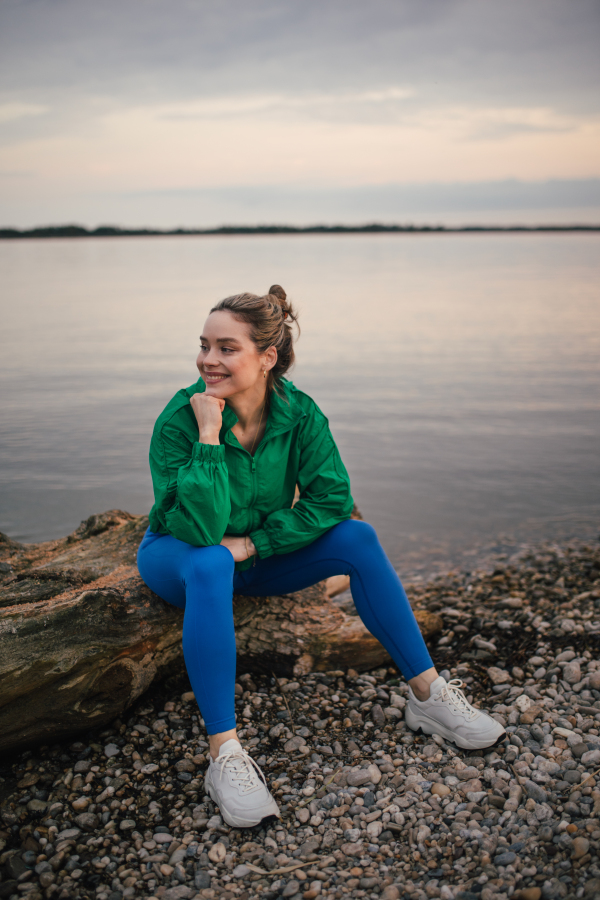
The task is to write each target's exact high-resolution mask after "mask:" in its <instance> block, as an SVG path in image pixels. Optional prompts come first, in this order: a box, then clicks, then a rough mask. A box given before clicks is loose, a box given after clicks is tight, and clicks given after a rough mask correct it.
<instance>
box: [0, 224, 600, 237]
mask: <svg viewBox="0 0 600 900" xmlns="http://www.w3.org/2000/svg"><path fill="white" fill-rule="evenodd" d="M538 231H541V232H556V231H585V232H589V231H600V225H460V226H446V225H384V224H381V223H377V222H373V223H370V224H365V225H306V226H300V225H298V226H296V225H222V226H219V227H218V228H170V229H162V228H119V227H118V226H114V225H101V226H99V227H98V228H85V227H84V226H82V225H47V226H42V227H38V228H25V229H20V228H0V239H18V238H85V237H144V236H166V235H213V234H214V235H230V234H232V235H235V234H372V233H377V234H379V233H383V234H387V233H407V232H408V233H426V234H429V233H431V232H435V233H440V232H441V233H443V232H447V233H451V234H456V233H463V232H538Z"/></svg>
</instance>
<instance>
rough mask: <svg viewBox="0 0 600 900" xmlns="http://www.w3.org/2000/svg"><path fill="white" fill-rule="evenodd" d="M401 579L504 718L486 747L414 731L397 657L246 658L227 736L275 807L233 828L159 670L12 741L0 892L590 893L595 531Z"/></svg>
mask: <svg viewBox="0 0 600 900" xmlns="http://www.w3.org/2000/svg"><path fill="white" fill-rule="evenodd" d="M409 594H410V597H411V601H412V602H413V603H414V606H415V608H420V609H423V610H428V611H430V612H433V613H437V614H439V615H441V616H442V618H443V620H444V623H445V628H444V631H443V632H442V636H441V637H436V638H434V639H433V641H432V648H431V649H432V654H433V656H434V659H435V661H436V664H437V665H438V668H439V669H440V670H445V671H444V674H445V675H446V677H447V678H450V677H452V678H459V679H461V680H462V681H463V682H464V684H465V685H466V687H465V692H466V693H467V695H468V697H469V700H471V701H472V702H474V703H475V705H477V706H481V707H484V708H487V709H488V710H490V711H491V712H492V714H493V715H494V716H495V717H496V718H498V719H500V721H502V722H503V723H504V724H505V726H506V729H507V737H506V740H505V741H504V742H503V743H501V744H500V745H499V746H497V747H495V748H493V749H492V750H489V751H477V752H472V751H471V752H465V751H461V750H458V749H457V748H456V747H455V746H454V745H451V744H448V743H446V742H445V741H444V740H443V739H442V738H441V737H438V736H433V737H424V736H422V735H415V734H413V733H412V732H411V731H410V730H409V729H407V727H406V726H405V723H404V714H403V710H404V707H405V704H406V696H407V688H406V685H405V683H404V682H403V680H402V679H401V677H400V676H399V675H398V673H397V671H396V670H395V669H391V668H380V669H377V670H375V671H371V672H370V673H369V674H362V675H359V674H358V672H357V671H354V670H352V669H350V670H345V671H342V670H335V671H330V672H326V673H312V674H311V673H309V674H306V675H303V676H298V677H295V678H294V679H293V680H292V678H276V677H275V676H273V675H265V674H263V675H256V674H250V673H246V674H244V673H240V675H239V678H238V683H237V686H236V695H237V700H236V702H237V708H238V720H239V723H240V726H241V727H242V732H241V735H242V740H243V741H244V743H245V745H246V746H247V747H248V748H249V749H250V750H251V752H252V753H253V755H254V757H255V759H256V760H257V761H258V762H259V764H260V765H261V766H262V767H263V770H264V772H265V774H266V776H267V778H268V779H269V781H270V785H271V788H272V790H273V792H274V794H275V795H276V797H277V799H278V801H279V804H280V807H281V814H282V817H281V820H274V821H272V822H267V823H265V824H264V825H263V826H262V827H259V828H256V829H253V830H251V831H241V830H236V829H230V828H228V827H227V826H225V825H224V824H223V822H222V820H221V818H220V816H219V813H218V809H216V808H215V806H214V804H213V803H212V802H211V801H210V800H209V799H208V797H207V796H206V795H205V794H204V790H203V775H204V769H205V761H206V753H207V742H206V734H205V732H204V728H203V722H202V720H201V718H200V717H199V713H198V708H197V706H196V704H195V701H194V697H193V694H191V692H190V690H189V685H188V684H186V683H185V682H184V681H182V680H177V679H175V678H171V679H167V681H166V682H162V683H161V684H160V685H158V686H154V687H152V688H151V689H150V691H149V692H147V693H146V694H144V695H143V696H142V697H141V698H140V699H139V700H138V701H136V704H135V705H134V706H133V707H131V708H130V710H129V711H128V712H127V714H126V715H125V716H124V717H123V719H122V720H115V721H113V722H112V724H111V725H110V726H108V727H106V726H105V727H104V728H103V729H97V730H96V731H90V732H89V733H87V734H86V735H85V736H84V737H83V738H82V739H81V740H80V741H77V742H75V743H71V742H67V743H59V744H53V745H51V746H42V747H39V748H38V749H36V750H35V751H27V752H25V753H23V754H21V755H19V757H18V758H14V759H12V760H8V761H5V763H4V766H3V768H2V769H1V770H0V775H1V777H2V780H1V781H0V873H1V880H0V898H9V900H17V898H27V900H42V898H48V900H67V898H82V900H83V898H85V900H132V898H137V897H144V898H158V900H191V898H197V900H212V898H214V900H255V898H261V900H276V898H279V897H282V898H288V900H289V898H292V900H317V898H318V900H334V898H335V900H342V898H370V900H398V898H404V897H407V898H410V900H426V898H437V897H439V898H442V900H504V898H508V897H512V898H522V900H538V898H544V900H553V898H584V900H592V898H600V860H599V857H598V854H599V851H600V823H599V813H600V790H599V789H598V786H597V781H598V778H599V777H600V654H599V652H598V649H599V635H600V548H599V547H598V545H597V544H596V545H590V544H587V545H583V544H570V545H563V546H561V547H558V546H541V547H538V548H536V549H535V550H533V551H524V552H522V553H520V554H517V555H515V556H514V557H512V558H511V559H508V560H506V561H504V562H503V563H502V564H500V565H498V566H497V567H496V569H495V570H494V571H491V572H472V573H450V574H448V575H446V576H444V577H439V578H436V579H435V580H434V581H432V582H429V583H427V584H423V585H419V586H412V587H410V586H409ZM341 602H342V603H344V602H346V606H347V607H348V608H350V606H351V603H350V601H349V600H348V598H346V601H344V600H343V599H342V601H341Z"/></svg>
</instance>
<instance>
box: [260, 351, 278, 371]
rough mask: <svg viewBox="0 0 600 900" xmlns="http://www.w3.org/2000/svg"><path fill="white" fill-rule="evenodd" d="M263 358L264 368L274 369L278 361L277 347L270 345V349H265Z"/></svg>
mask: <svg viewBox="0 0 600 900" xmlns="http://www.w3.org/2000/svg"><path fill="white" fill-rule="evenodd" d="M263 360H264V368H265V369H267V370H269V369H272V368H273V366H274V365H275V363H276V362H277V347H269V349H268V350H265V352H264V353H263Z"/></svg>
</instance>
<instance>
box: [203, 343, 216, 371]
mask: <svg viewBox="0 0 600 900" xmlns="http://www.w3.org/2000/svg"><path fill="white" fill-rule="evenodd" d="M204 365H205V366H209V367H210V366H216V365H218V359H216V354H215V351H214V348H211V349H210V350H207V351H206V353H205V354H204Z"/></svg>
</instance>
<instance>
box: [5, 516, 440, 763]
mask: <svg viewBox="0 0 600 900" xmlns="http://www.w3.org/2000/svg"><path fill="white" fill-rule="evenodd" d="M147 526H148V519H147V518H146V517H145V516H133V515H130V514H129V513H126V512H121V511H120V510H111V511H109V512H106V513H103V514H101V515H96V516H91V517H90V518H89V519H88V520H87V521H86V522H82V524H81V525H80V527H79V528H78V529H77V530H76V531H74V532H73V533H72V534H70V535H69V536H68V537H66V538H61V539H60V540H55V541H47V542H44V543H40V544H29V545H23V544H17V543H16V542H14V541H11V540H10V539H9V538H6V537H5V536H4V535H2V534H1V533H0V751H3V750H4V751H6V750H16V749H18V748H22V747H26V746H30V745H33V744H39V743H48V742H51V741H53V740H58V739H61V738H65V737H69V736H71V735H74V734H76V733H78V732H81V731H85V730H88V729H89V728H91V727H95V726H97V725H103V724H105V723H107V722H110V721H111V720H112V719H114V718H115V717H116V716H118V715H120V714H121V713H122V712H123V710H125V709H126V708H127V707H128V706H130V705H131V704H132V703H133V702H134V701H135V700H136V699H137V698H138V697H139V696H140V695H141V694H142V693H143V692H144V691H145V690H146V689H147V688H148V687H149V686H150V684H151V683H152V682H153V681H154V680H156V679H158V678H161V677H163V676H164V675H165V674H167V673H168V672H169V671H173V669H174V667H176V666H177V665H182V651H181V625H182V618H183V614H182V612H181V611H180V610H178V609H176V608H174V607H172V606H169V605H168V604H167V603H165V602H164V601H163V600H161V599H160V598H159V597H157V596H156V594H153V593H152V591H150V590H149V589H148V588H147V587H146V585H145V584H144V583H143V582H142V580H141V578H140V576H139V574H138V571H137V567H136V563H135V559H136V552H137V548H138V545H139V543H140V541H141V539H142V536H143V534H144V531H145V530H146V528H147ZM347 586H348V580H347V579H345V577H344V576H341V577H338V576H336V577H335V578H332V579H329V581H327V582H321V583H319V584H317V585H315V586H314V587H311V588H309V589H307V590H305V591H300V592H298V593H296V594H288V595H284V596H281V597H241V596H236V597H235V598H234V616H235V624H236V639H237V646H238V660H239V663H238V671H240V672H244V671H256V670H259V671H265V672H274V673H276V674H278V675H287V676H290V675H293V674H305V673H307V672H309V671H311V670H316V671H328V670H332V669H347V668H348V667H352V668H354V669H357V670H363V671H364V670H367V669H370V668H373V667H374V666H377V665H380V664H381V663H386V662H389V657H388V655H387V653H386V651H385V650H384V649H383V647H382V646H381V644H380V643H379V642H378V641H377V640H376V639H375V638H374V637H373V636H372V635H371V634H370V633H369V632H368V631H367V630H366V628H365V626H364V625H363V624H362V622H361V620H360V619H359V618H358V616H356V615H351V614H348V612H347V611H345V609H344V605H343V604H342V605H340V604H339V603H336V602H335V600H334V599H333V598H334V595H336V594H340V593H341V592H342V591H344V590H345V589H346V588H347ZM417 618H418V621H419V625H420V627H421V630H422V631H423V633H424V634H425V635H429V634H433V633H434V632H435V631H437V630H439V629H440V628H441V625H442V623H441V619H440V618H439V616H436V615H435V614H432V613H427V612H417Z"/></svg>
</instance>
